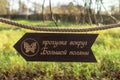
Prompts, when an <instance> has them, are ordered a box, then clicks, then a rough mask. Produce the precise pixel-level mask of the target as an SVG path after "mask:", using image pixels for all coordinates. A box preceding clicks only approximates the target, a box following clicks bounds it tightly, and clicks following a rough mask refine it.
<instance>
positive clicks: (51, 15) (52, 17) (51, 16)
mask: <svg viewBox="0 0 120 80" xmlns="http://www.w3.org/2000/svg"><path fill="white" fill-rule="evenodd" d="M49 6H50V18H51V19H52V21H53V22H54V23H55V25H56V26H58V24H57V21H56V20H55V18H54V16H53V12H52V7H51V0H49Z"/></svg>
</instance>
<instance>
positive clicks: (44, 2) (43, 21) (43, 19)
mask: <svg viewBox="0 0 120 80" xmlns="http://www.w3.org/2000/svg"><path fill="white" fill-rule="evenodd" d="M44 4H45V0H43V3H42V20H43V22H44Z"/></svg>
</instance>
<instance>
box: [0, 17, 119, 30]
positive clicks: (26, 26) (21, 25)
mask: <svg viewBox="0 0 120 80" xmlns="http://www.w3.org/2000/svg"><path fill="white" fill-rule="evenodd" d="M0 22H2V23H6V24H10V25H14V26H17V27H20V28H25V29H30V30H36V31H47V32H91V31H98V30H106V29H111V28H118V27H120V23H117V24H110V25H103V26H97V27H92V28H58V27H56V28H50V27H38V26H29V25H25V24H20V23H17V22H15V21H12V20H9V19H5V18H0Z"/></svg>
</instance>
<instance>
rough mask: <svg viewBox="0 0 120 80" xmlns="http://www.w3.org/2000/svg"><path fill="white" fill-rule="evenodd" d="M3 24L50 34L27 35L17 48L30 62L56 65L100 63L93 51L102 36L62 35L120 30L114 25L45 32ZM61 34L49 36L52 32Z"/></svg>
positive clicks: (15, 46) (20, 25)
mask: <svg viewBox="0 0 120 80" xmlns="http://www.w3.org/2000/svg"><path fill="white" fill-rule="evenodd" d="M0 22H3V23H7V24H11V25H14V26H18V27H22V28H26V29H31V30H37V31H46V32H47V33H46V32H44V33H26V34H25V35H24V36H23V37H22V38H21V39H20V40H19V41H18V42H17V43H16V44H15V45H14V48H15V49H16V50H17V51H18V52H19V53H20V54H21V56H22V57H23V58H24V59H25V60H27V61H56V62H97V61H96V59H95V57H94V55H93V52H92V50H91V47H92V44H93V43H94V41H95V39H96V38H97V36H98V34H80V33H62V32H89V31H97V30H105V29H110V28H116V27H120V24H111V25H105V26H101V27H94V28H83V29H72V28H44V27H33V26H28V25H23V24H20V23H16V22H13V21H11V20H7V19H4V18H0ZM50 31H51V32H60V33H48V32H50Z"/></svg>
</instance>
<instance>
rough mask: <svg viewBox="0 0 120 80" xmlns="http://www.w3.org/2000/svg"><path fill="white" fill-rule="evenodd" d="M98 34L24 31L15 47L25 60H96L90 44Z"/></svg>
mask: <svg viewBox="0 0 120 80" xmlns="http://www.w3.org/2000/svg"><path fill="white" fill-rule="evenodd" d="M97 36H98V34H77V33H74V34H73V33H26V34H25V35H24V36H23V37H22V38H21V39H20V40H19V41H18V42H17V43H16V44H15V45H14V47H15V49H16V50H17V51H18V52H19V53H20V54H21V56H22V57H23V58H24V59H25V60H27V61H56V62H96V59H95V57H94V55H93V53H92V50H91V46H92V44H93V43H94V41H95V39H96V38H97Z"/></svg>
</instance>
